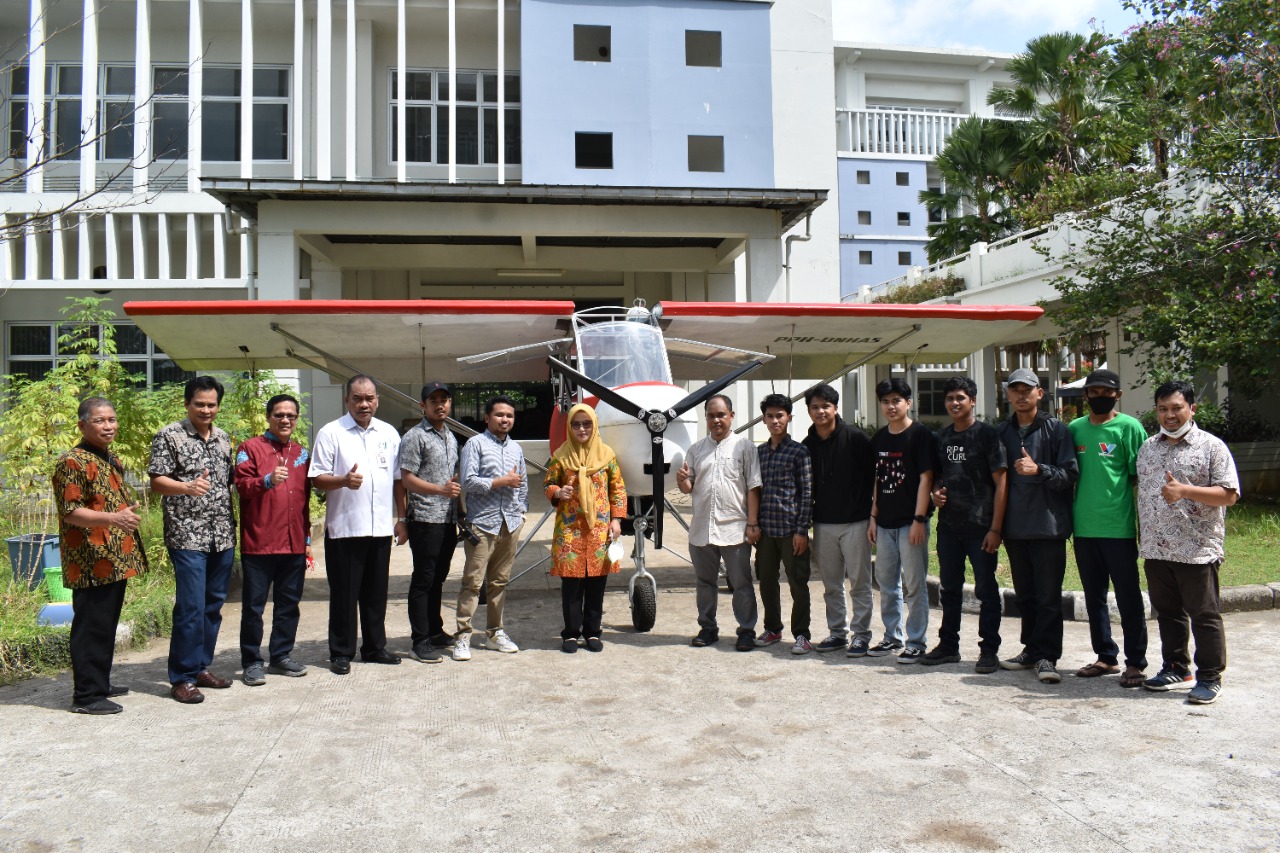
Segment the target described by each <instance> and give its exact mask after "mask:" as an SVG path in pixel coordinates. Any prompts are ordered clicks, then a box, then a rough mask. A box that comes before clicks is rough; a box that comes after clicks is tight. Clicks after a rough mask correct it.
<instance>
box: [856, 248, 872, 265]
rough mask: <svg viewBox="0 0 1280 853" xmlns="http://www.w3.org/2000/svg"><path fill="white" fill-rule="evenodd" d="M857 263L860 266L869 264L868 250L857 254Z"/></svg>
mask: <svg viewBox="0 0 1280 853" xmlns="http://www.w3.org/2000/svg"><path fill="white" fill-rule="evenodd" d="M858 263H859V264H861V265H862V266H867V265H869V264H870V263H871V251H870V250H869V249H863V250H862V251H860V252H858Z"/></svg>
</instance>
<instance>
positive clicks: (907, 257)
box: [898, 252, 911, 267]
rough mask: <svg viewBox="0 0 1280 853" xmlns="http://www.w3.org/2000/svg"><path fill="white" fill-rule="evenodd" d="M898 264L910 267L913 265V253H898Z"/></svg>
mask: <svg viewBox="0 0 1280 853" xmlns="http://www.w3.org/2000/svg"><path fill="white" fill-rule="evenodd" d="M898 266H900V267H909V266H911V253H910V252H899V253H898Z"/></svg>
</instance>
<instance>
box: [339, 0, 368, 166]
mask: <svg viewBox="0 0 1280 853" xmlns="http://www.w3.org/2000/svg"><path fill="white" fill-rule="evenodd" d="M345 52H346V54H347V56H346V60H347V61H346V63H345V64H346V69H345V74H344V83H345V89H346V101H347V119H346V122H345V124H346V138H345V142H346V145H345V148H346V150H345V151H344V152H343V154H344V155H345V156H344V157H343V170H342V176H343V177H344V178H346V179H347V180H349V181H351V180H355V177H356V125H357V123H358V122H359V120H360V119H359V116H358V112H359V108H358V106H357V97H356V81H357V79H358V78H359V70H358V69H359V67H360V64H359V63H360V61H359V58H358V56H357V54H356V0H347V46H346V51H345ZM364 100H365V102H366V103H367V102H368V101H369V100H371V99H369V98H365V99H364Z"/></svg>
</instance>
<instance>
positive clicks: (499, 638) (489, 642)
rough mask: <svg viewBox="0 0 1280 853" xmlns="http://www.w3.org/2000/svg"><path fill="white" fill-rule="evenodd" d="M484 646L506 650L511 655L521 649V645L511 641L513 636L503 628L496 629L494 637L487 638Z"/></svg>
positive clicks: (495, 649) (499, 650) (501, 650)
mask: <svg viewBox="0 0 1280 853" xmlns="http://www.w3.org/2000/svg"><path fill="white" fill-rule="evenodd" d="M484 647H485V648H486V649H492V650H493V651H495V652H504V653H506V654H509V655H514V654H515V653H516V652H518V651H520V647H519V646H517V645H516V644H515V643H513V642H511V638H510V637H508V636H507V632H506V631H504V630H502V629H501V628H499V629H498V630H497V631H495V632H494V633H493V636H492V637H488V638H486V639H485V641H484Z"/></svg>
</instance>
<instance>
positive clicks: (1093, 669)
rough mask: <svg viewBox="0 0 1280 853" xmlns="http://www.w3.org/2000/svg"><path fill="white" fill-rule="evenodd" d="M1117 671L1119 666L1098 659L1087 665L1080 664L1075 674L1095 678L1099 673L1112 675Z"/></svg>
mask: <svg viewBox="0 0 1280 853" xmlns="http://www.w3.org/2000/svg"><path fill="white" fill-rule="evenodd" d="M1119 671H1120V667H1118V666H1116V665H1114V664H1108V663H1103V662H1102V661H1100V660H1098V661H1094V662H1093V663H1091V664H1089V665H1088V666H1082V667H1080V668H1079V669H1077V670H1076V676H1077V677H1079V678H1097V677H1098V676H1099V675H1114V674H1116V673H1117V672H1119Z"/></svg>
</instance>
